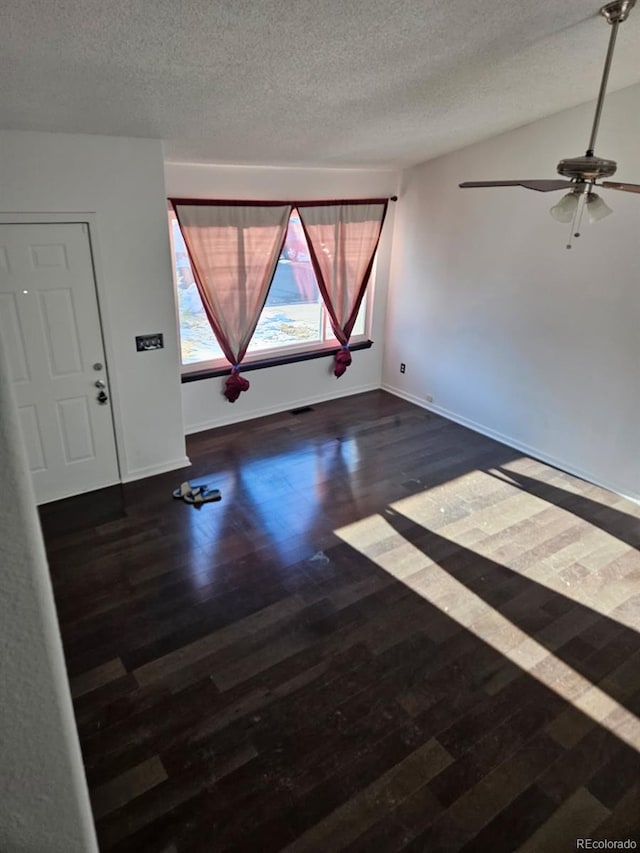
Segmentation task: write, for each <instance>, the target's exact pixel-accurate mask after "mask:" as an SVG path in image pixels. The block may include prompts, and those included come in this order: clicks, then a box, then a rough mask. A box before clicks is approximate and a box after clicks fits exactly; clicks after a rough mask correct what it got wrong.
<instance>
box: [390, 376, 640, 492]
mask: <svg viewBox="0 0 640 853" xmlns="http://www.w3.org/2000/svg"><path fill="white" fill-rule="evenodd" d="M382 390H383V391H388V392H389V394H393V395H394V396H396V397H400V398H401V399H402V400H406V401H407V402H408V403H414V404H415V405H416V406H420V408H421V409H427V410H428V411H429V412H434V414H436V415H441V416H442V417H443V418H447V420H450V421H454V423H457V424H460V425H461V426H464V427H467V428H468V429H471V430H473V431H474V432H478V433H480V435H486V436H487V438H493V439H494V440H495V441H499V442H500V443H501V444H506V445H507V447H512V448H513V449H514V450H519V451H520V452H521V453H524V454H525V455H526V456H531V457H532V458H534V459H539V460H540V461H541V462H545V463H546V464H547V465H552V466H553V467H554V468H559V469H560V470H561V471H565V472H566V473H567V474H571V475H572V476H573V477H579V478H580V479H581V480H585V481H586V482H587V483H592V484H593V485H594V486H599V487H600V488H602V489H607V491H609V492H614V493H615V494H616V495H620V497H622V498H626V499H627V500H630V501H633V502H634V503H640V494H638V495H634V494H630V493H628V492H625V491H623V490H622V489H620V487H619V486H617V485H616V484H615V483H608V482H605V481H603V480H600V479H599V478H598V477H596V476H594V475H593V474H592V473H591V472H589V471H583V470H581V469H579V468H574V467H573V466H571V465H568V464H567V463H566V462H564V461H563V460H562V459H557V458H556V457H554V456H551V455H550V454H548V453H545V451H543V450H540V449H539V448H537V447H531V446H530V445H528V444H524V443H523V442H521V441H518V440H517V439H515V438H512V437H511V436H509V435H504V434H503V433H500V432H497V431H496V430H494V429H491V428H490V427H487V426H485V425H484V424H479V423H477V422H476V421H473V420H471V419H470V418H466V417H464V415H459V414H458V413H457V412H452V411H450V410H449V409H445V408H443V407H442V406H437V405H435V404H434V403H429V402H427V401H426V400H424V399H423V398H422V397H418V396H416V395H415V394H411V393H410V392H408V391H405V390H404V389H402V388H396V387H395V386H393V385H389V384H388V383H383V384H382Z"/></svg>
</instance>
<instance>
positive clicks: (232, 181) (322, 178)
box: [165, 162, 399, 432]
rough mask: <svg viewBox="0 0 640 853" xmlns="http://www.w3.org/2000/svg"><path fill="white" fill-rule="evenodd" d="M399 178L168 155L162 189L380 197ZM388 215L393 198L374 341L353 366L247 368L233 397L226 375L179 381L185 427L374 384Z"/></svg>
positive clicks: (197, 193) (381, 267)
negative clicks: (339, 369) (225, 390)
mask: <svg viewBox="0 0 640 853" xmlns="http://www.w3.org/2000/svg"><path fill="white" fill-rule="evenodd" d="M398 179H399V173H398V172H394V171H384V170H380V171H374V170H356V169H348V170H347V169H303V168H275V167H274V168H268V167H245V166H209V165H198V164H186V163H171V162H169V163H167V164H166V165H165V180H166V185H167V194H168V195H169V196H172V197H174V198H176V197H181V198H230V199H283V200H301V199H327V198H370V197H384V196H390V195H393V194H394V193H395V192H396V191H397V187H398ZM394 214H395V209H394V204H393V203H390V205H389V211H388V214H387V220H386V222H385V227H384V231H383V235H382V239H381V242H380V247H379V251H378V263H377V270H376V280H375V282H374V293H375V300H374V304H375V308H374V314H373V318H372V329H371V338H372V340H373V341H374V346H373V347H372V348H371V349H369V350H359V351H356V352H354V353H353V356H352V358H353V363H352V365H351V367H349V369H348V370H347V372H346V373H345V374H344V375H343V376H342V377H341V378H340V379H336V378H335V377H334V376H333V373H332V368H333V359H332V358H322V359H317V360H314V361H306V362H298V363H297V364H289V365H285V366H281V367H271V368H267V369H264V370H255V371H251V372H249V373H246V374H245V375H246V378H247V379H248V380H249V382H250V383H251V388H250V389H249V391H247V392H246V393H244V394H241V395H240V398H239V399H238V400H237V401H236V402H235V403H229V402H228V401H227V400H226V399H225V398H224V397H223V396H222V386H223V382H224V378H215V379H205V380H200V381H197V382H190V383H185V384H184V385H183V386H182V400H183V407H184V422H185V427H186V430H187V432H197V431H198V430H202V429H209V428H211V427H214V426H219V425H221V424H225V423H233V422H235V421H241V420H245V419H247V418H254V417H259V416H261V415H265V414H269V413H271V412H280V411H286V410H287V409H291V408H294V407H296V406H300V405H304V404H307V403H313V402H319V401H321V400H328V399H332V398H335V397H340V396H346V395H349V394H356V393H358V392H360V391H367V390H370V389H372V388H379V387H380V379H381V371H382V351H383V335H384V315H385V308H386V293H387V282H388V270H389V258H390V247H391V235H392V232H393V219H394Z"/></svg>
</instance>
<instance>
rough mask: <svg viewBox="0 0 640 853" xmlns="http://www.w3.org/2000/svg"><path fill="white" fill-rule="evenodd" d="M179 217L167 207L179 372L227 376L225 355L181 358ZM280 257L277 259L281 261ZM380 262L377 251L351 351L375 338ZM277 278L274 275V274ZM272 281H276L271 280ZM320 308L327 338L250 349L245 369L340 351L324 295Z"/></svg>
mask: <svg viewBox="0 0 640 853" xmlns="http://www.w3.org/2000/svg"><path fill="white" fill-rule="evenodd" d="M296 209H297V208H296V206H295V205H293V206H292V209H291V213H290V214H289V216H290V217H291V216H292V215H293V213H294V211H295V210H296ZM175 219H176V215H175V212H174V210H173V209H172V207H171V205H170V204H169V206H168V230H169V242H170V254H171V276H172V280H173V296H174V302H175V308H176V325H177V333H178V349H179V353H180V374H181V377H182V382H191V381H194V380H196V379H206V378H209V377H211V376H224V375H225V374H228V373H229V372H230V370H231V365H230V364H229V362H228V361H227V359H226V358H225V357H224V356H222V357H220V358H215V359H206V360H202V361H195V362H191V363H190V364H185V363H184V362H183V361H182V329H181V315H180V304H179V297H178V278H177V264H176V252H175V244H174V237H173V227H172V226H173V222H172V220H175ZM279 261H280V259H278V263H279ZM377 263H378V256H377V252H376V255H375V257H374V261H373V266H372V268H371V275H370V276H369V282H368V284H367V288H366V291H365V295H364V299H363V303H364V330H363V332H362V333H360V334H357V335H352V336H351V338H350V339H349V348H350V349H352V350H358V349H368V348H369V347H371V346H372V344H373V341H371V339H370V337H369V336H370V331H371V326H372V322H373V305H374V300H375V280H376V268H377ZM274 278H275V274H274ZM272 283H273V282H272ZM320 309H321V312H322V329H323V334H324V336H325V337H324V340H322V341H317V342H314V343H309V342H303V343H299V344H298V343H294V344H283V345H282V346H278V347H267V348H265V349H263V350H259V351H257V352H247V354H246V355H245V357H244V358H243V360H242V366H241V369H242V370H256V369H259V368H262V367H273V366H275V365H280V364H291V363H294V362H299V361H308V360H312V359H315V358H322V357H324V356H330V355H333V354H335V353H336V352H338V350H339V349H340V344H339V342H338V340H337V339H336V338H335V337H332V338H328V337H326V335H327V330H328V332H329V333H331V323H330V320H329V314H328V312H327V309H326V307H325V305H324V303H323V302H322V297H321V301H320Z"/></svg>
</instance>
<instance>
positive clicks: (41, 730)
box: [0, 341, 98, 853]
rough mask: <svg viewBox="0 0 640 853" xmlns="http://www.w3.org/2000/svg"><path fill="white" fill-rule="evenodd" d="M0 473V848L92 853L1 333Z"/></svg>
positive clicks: (11, 852) (9, 852)
mask: <svg viewBox="0 0 640 853" xmlns="http://www.w3.org/2000/svg"><path fill="white" fill-rule="evenodd" d="M0 471H2V488H1V489H0V755H1V758H0V768H1V769H0V850H2V851H4V853H43V851H45V850H46V851H47V853H91V851H97V849H98V848H97V844H96V841H95V833H94V829H93V821H92V817H91V808H90V805H89V797H88V793H87V786H86V782H85V778H84V771H83V769H82V759H81V756H80V746H79V744H78V736H77V733H76V729H75V723H74V719H73V709H72V706H71V696H70V694H69V687H68V683H67V676H66V672H65V665H64V659H63V655H62V644H61V642H60V633H59V631H58V624H57V621H56V614H55V608H54V603H53V594H52V591H51V584H50V581H49V574H48V570H47V561H46V557H45V553H44V547H43V543H42V537H41V535H40V527H39V523H38V517H37V513H36V509H35V499H34V496H33V492H32V489H31V478H30V477H29V472H28V468H27V462H26V453H25V451H24V448H23V446H22V440H21V436H20V433H19V428H18V418H17V410H16V406H15V401H14V400H13V398H12V389H11V385H10V382H9V378H8V376H7V374H6V360H5V359H4V358H3V357H2V342H1V341H0Z"/></svg>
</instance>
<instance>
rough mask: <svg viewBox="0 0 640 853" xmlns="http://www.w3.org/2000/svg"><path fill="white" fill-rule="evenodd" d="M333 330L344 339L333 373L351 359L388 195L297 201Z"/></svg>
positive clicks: (347, 364)
mask: <svg viewBox="0 0 640 853" xmlns="http://www.w3.org/2000/svg"><path fill="white" fill-rule="evenodd" d="M298 212H299V214H300V220H301V222H302V226H303V228H304V233H305V236H306V238H307V243H308V245H309V251H310V252H311V260H312V262H313V267H314V270H315V273H316V278H317V280H318V287H319V289H320V293H321V294H322V298H323V300H324V304H325V307H326V309H327V313H328V314H329V319H330V321H331V328H332V329H333V333H334V335H335V336H336V338H337V339H338V341H339V342H340V343H341V344H342V348H341V349H340V351H339V352H338V353H337V355H336V362H335V367H334V374H335V375H336V376H342V374H343V373H344V372H345V370H346V369H347V367H348V366H349V365H350V364H351V354H350V352H349V338H350V337H351V332H352V330H353V326H354V323H355V321H356V318H357V316H358V310H359V308H360V304H361V303H362V299H363V297H364V294H365V290H366V288H367V284H368V281H369V276H370V275H371V268H372V267H373V261H374V257H375V253H376V249H377V248H378V242H379V240H380V233H381V231H382V225H383V223H384V218H385V216H386V213H387V201H386V200H378V199H374V200H369V201H355V202H337V203H336V202H327V203H325V204H322V203H320V204H313V205H305V204H300V205H298Z"/></svg>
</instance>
